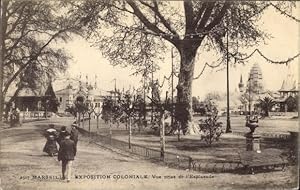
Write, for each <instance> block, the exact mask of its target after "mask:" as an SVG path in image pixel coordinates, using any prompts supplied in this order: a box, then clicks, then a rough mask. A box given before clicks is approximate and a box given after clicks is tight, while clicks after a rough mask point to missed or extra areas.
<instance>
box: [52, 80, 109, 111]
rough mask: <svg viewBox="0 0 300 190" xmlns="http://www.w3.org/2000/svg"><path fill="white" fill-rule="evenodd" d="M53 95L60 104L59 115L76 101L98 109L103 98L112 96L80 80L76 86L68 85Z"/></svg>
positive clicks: (95, 85)
mask: <svg viewBox="0 0 300 190" xmlns="http://www.w3.org/2000/svg"><path fill="white" fill-rule="evenodd" d="M55 94H56V96H57V98H58V101H59V103H60V106H59V108H58V112H59V113H64V112H65V110H66V109H67V108H69V107H72V106H73V105H74V103H75V102H76V101H79V102H83V103H84V104H86V105H88V106H91V107H93V108H94V107H95V108H100V107H101V105H102V102H103V99H104V97H105V96H113V95H112V94H111V93H109V92H107V91H104V90H100V89H98V87H97V83H96V82H95V84H94V85H92V84H91V82H88V81H86V82H82V81H81V80H80V79H79V80H78V81H77V84H75V85H71V84H70V83H69V84H68V85H67V86H66V87H65V88H63V89H61V90H57V91H56V92H55Z"/></svg>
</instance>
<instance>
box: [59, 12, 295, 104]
mask: <svg viewBox="0 0 300 190" xmlns="http://www.w3.org/2000/svg"><path fill="white" fill-rule="evenodd" d="M298 10H299V6H298ZM296 12H297V11H295V13H296ZM297 14H298V15H296V14H295V16H296V17H297V18H300V11H298V13H297ZM259 24H260V25H261V28H262V29H263V30H266V31H267V32H268V33H270V34H271V35H272V37H273V38H271V39H270V40H268V41H267V44H261V45H260V46H258V47H253V48H251V49H248V50H246V53H248V54H250V53H251V52H252V51H253V50H254V49H255V48H259V49H260V50H261V52H262V53H263V54H264V55H266V56H267V57H268V58H270V59H272V60H278V61H279V60H286V59H287V58H290V57H293V56H294V55H296V54H298V52H300V25H299V23H297V22H295V21H294V20H291V19H289V18H287V17H284V16H282V15H280V13H278V12H276V11H275V9H274V8H269V9H268V10H267V11H265V13H264V15H263V16H262V20H261V23H259ZM65 48H66V50H67V51H69V53H70V54H71V55H72V56H73V60H72V61H71V62H70V63H69V64H70V67H69V69H68V71H67V73H65V74H63V76H62V77H61V78H60V79H58V80H57V81H56V83H55V84H54V88H55V90H58V89H61V88H63V87H64V85H65V84H66V81H65V80H66V77H67V76H70V77H78V76H79V75H80V73H81V75H82V78H83V79H84V80H85V79H86V75H87V76H88V79H89V80H90V81H91V82H93V83H94V80H95V75H97V83H98V86H99V87H100V88H101V89H104V90H112V89H113V85H114V82H113V79H114V78H116V80H117V87H118V88H120V89H122V88H125V89H128V88H129V86H136V87H138V86H141V82H140V80H141V78H140V77H134V76H130V74H131V73H133V72H134V71H133V70H130V68H121V67H113V66H111V65H110V63H109V61H108V60H106V59H105V58H103V57H102V55H101V52H100V50H98V49H96V48H94V47H91V46H90V44H89V43H88V42H87V41H85V40H84V39H81V38H78V37H77V38H74V40H72V41H71V42H69V43H68V44H66V45H65ZM200 53H201V52H200ZM165 57H166V59H165V60H164V63H162V64H160V67H161V70H160V71H159V72H157V73H155V75H154V77H155V78H158V79H159V81H160V82H162V80H163V76H169V75H170V72H171V59H170V57H171V53H169V54H167V55H165ZM214 60H216V59H215V58H214V57H213V56H212V55H210V54H207V53H202V54H201V56H198V57H197V61H196V67H195V73H194V75H195V76H197V75H198V74H199V73H200V71H201V70H202V68H203V66H204V64H205V62H208V63H210V62H213V61H214ZM299 61H300V60H299V58H298V59H296V60H294V61H293V62H291V63H290V64H291V72H292V74H294V76H295V79H298V64H299ZM255 63H258V64H259V66H260V67H261V70H262V74H263V79H264V81H263V82H264V85H265V89H269V90H278V89H279V88H280V87H281V84H282V81H283V80H284V79H285V78H286V75H287V73H288V67H287V66H286V65H274V64H270V63H267V62H266V61H265V60H264V59H263V58H262V57H260V56H259V55H257V54H256V55H255V56H253V57H252V58H251V59H249V60H248V62H247V63H246V64H245V65H236V66H231V67H230V90H231V91H234V90H235V89H237V85H238V83H239V80H240V75H242V76H243V79H244V81H245V80H246V78H247V76H248V73H249V70H250V68H251V67H252V65H253V64H255ZM222 68H223V67H220V68H216V69H210V68H206V69H205V71H204V73H203V74H202V75H201V77H200V78H199V79H197V80H194V82H193V96H199V97H200V98H203V97H204V96H205V94H206V93H208V92H211V91H217V92H226V69H223V70H222ZM175 84H177V80H176V79H175ZM168 87H169V85H168V83H165V86H164V90H167V89H168Z"/></svg>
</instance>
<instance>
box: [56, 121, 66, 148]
mask: <svg viewBox="0 0 300 190" xmlns="http://www.w3.org/2000/svg"><path fill="white" fill-rule="evenodd" d="M66 133H68V131H67V129H66V127H65V126H62V127H61V128H60V132H59V135H58V137H57V143H58V144H59V145H60V144H61V141H62V140H64V139H65V136H66Z"/></svg>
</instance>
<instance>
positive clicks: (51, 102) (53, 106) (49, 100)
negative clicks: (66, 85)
mask: <svg viewBox="0 0 300 190" xmlns="http://www.w3.org/2000/svg"><path fill="white" fill-rule="evenodd" d="M42 106H43V107H44V109H45V117H47V111H50V112H54V113H56V112H57V110H58V109H57V108H58V106H59V102H58V99H57V98H56V95H55V93H54V90H53V87H52V83H49V85H48V87H47V89H46V92H45V98H44V99H43V100H42Z"/></svg>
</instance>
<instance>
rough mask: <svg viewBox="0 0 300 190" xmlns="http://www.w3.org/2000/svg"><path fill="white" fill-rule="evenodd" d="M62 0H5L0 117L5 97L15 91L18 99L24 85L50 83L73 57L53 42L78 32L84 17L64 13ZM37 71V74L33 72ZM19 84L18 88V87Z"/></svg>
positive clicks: (3, 3) (2, 9) (2, 20)
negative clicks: (81, 19)
mask: <svg viewBox="0 0 300 190" xmlns="http://www.w3.org/2000/svg"><path fill="white" fill-rule="evenodd" d="M60 4H61V2H59V1H50V2H49V1H34V0H22V1H18V0H9V1H8V0H2V1H1V33H0V39H1V43H0V44H1V48H0V52H1V56H0V58H1V60H0V62H1V64H0V72H1V74H0V76H1V78H0V81H1V94H0V100H1V101H0V119H2V113H3V100H4V97H6V95H7V92H8V91H14V95H13V97H12V99H11V100H9V102H12V101H14V98H15V97H16V96H17V94H18V92H19V91H20V90H21V89H23V88H35V87H37V83H39V84H40V85H42V84H43V85H45V84H48V81H49V80H50V78H54V77H55V75H56V74H57V72H63V71H64V70H65V69H66V67H67V61H68V59H69V58H70V57H69V56H68V55H67V54H66V52H65V51H64V49H62V48H55V47H53V46H52V44H53V43H56V42H60V41H66V40H68V39H70V34H71V33H72V34H73V33H74V34H78V32H79V31H80V26H82V25H81V23H82V22H81V21H80V20H74V19H72V18H71V17H68V14H67V13H66V14H64V15H62V14H61V10H59V9H56V7H59V6H60ZM32 74H34V75H32ZM15 86H17V88H15Z"/></svg>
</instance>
